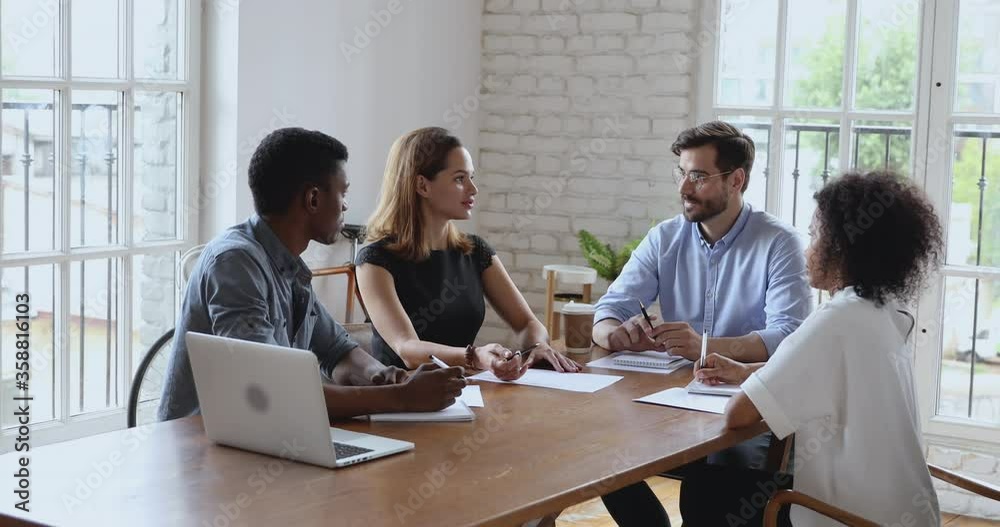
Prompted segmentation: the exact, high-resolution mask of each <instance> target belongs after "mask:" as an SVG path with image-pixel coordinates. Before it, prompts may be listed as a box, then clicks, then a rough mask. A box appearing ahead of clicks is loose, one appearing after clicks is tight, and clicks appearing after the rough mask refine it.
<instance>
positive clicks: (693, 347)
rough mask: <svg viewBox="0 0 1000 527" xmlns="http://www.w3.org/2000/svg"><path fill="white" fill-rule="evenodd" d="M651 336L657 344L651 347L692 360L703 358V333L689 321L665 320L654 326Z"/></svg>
mask: <svg viewBox="0 0 1000 527" xmlns="http://www.w3.org/2000/svg"><path fill="white" fill-rule="evenodd" d="M651 336H652V337H653V339H654V342H655V344H654V347H652V348H649V349H658V350H662V351H666V352H669V353H670V354H671V355H680V356H682V357H684V358H685V359H687V360H692V361H698V360H699V359H701V335H699V334H698V333H696V332H695V330H694V329H693V328H691V325H690V324H688V323H687V322H664V323H663V324H660V325H659V326H656V327H655V328H653V331H652V332H651Z"/></svg>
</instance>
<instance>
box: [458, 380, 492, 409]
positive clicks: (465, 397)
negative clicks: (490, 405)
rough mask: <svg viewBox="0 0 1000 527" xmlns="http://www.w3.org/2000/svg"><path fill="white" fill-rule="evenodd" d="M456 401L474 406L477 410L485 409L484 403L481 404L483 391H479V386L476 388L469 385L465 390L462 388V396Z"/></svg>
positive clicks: (473, 385)
mask: <svg viewBox="0 0 1000 527" xmlns="http://www.w3.org/2000/svg"><path fill="white" fill-rule="evenodd" d="M458 400H459V401H462V402H464V403H465V404H467V405H469V406H475V407H477V408H485V407H486V403H484V402H483V391H482V390H480V389H479V386H476V385H475V384H470V385H468V386H466V387H465V388H462V395H460V396H459V397H458Z"/></svg>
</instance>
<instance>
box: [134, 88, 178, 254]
mask: <svg viewBox="0 0 1000 527" xmlns="http://www.w3.org/2000/svg"><path fill="white" fill-rule="evenodd" d="M180 115H181V96H180V94H179V93H174V92H139V91H137V92H136V93H135V127H136V130H135V134H136V136H135V151H134V154H133V155H134V159H135V183H134V185H133V187H134V203H135V207H134V208H135V218H134V221H135V223H134V230H135V239H136V240H137V241H153V240H168V239H174V238H176V237H177V197H178V190H179V189H180V188H181V187H180V184H179V178H180V174H181V173H182V171H181V164H180V162H181V160H180V134H181V127H180V126H181V121H180Z"/></svg>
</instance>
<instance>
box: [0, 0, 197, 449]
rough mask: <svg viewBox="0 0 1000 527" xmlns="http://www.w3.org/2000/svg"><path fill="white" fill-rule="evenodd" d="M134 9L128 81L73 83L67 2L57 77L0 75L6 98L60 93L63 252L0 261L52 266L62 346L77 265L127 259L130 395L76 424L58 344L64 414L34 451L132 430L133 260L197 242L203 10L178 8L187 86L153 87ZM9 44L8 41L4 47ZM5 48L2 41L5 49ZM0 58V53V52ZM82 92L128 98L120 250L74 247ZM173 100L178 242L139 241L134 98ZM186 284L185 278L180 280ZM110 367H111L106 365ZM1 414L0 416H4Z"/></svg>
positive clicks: (5, 445) (128, 35) (6, 441)
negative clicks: (75, 120) (139, 63)
mask: <svg viewBox="0 0 1000 527" xmlns="http://www.w3.org/2000/svg"><path fill="white" fill-rule="evenodd" d="M136 1H137V0H120V3H119V5H120V9H122V10H123V11H122V14H121V15H120V16H122V17H123V18H124V20H126V21H127V22H126V23H125V26H126V28H125V30H124V31H123V37H124V38H123V40H122V42H121V44H120V48H124V49H119V54H120V55H121V57H122V58H123V59H124V62H125V64H124V73H125V75H124V78H123V79H90V78H73V76H72V51H73V50H72V47H71V46H72V38H71V37H72V34H71V32H72V27H71V23H70V16H71V8H70V5H69V4H68V3H67V2H56V5H57V6H58V9H59V13H58V15H57V17H56V23H57V24H58V26H57V38H56V46H57V57H56V71H57V75H56V76H54V77H16V76H6V77H5V76H3V75H0V89H8V88H22V89H45V90H52V91H53V92H55V93H56V94H57V99H56V107H55V110H54V122H55V123H54V124H55V128H54V129H55V131H56V137H57V138H58V139H57V145H58V148H57V149H56V155H57V159H56V163H55V166H56V181H57V187H56V198H55V199H56V200H57V205H56V220H55V224H54V225H55V228H56V229H58V232H59V236H58V237H57V245H58V246H57V247H56V248H55V250H53V251H47V252H35V253H15V254H6V255H4V254H0V268H2V269H8V268H22V267H25V266H35V265H53V273H54V274H55V278H56V283H57V284H58V285H59V287H58V289H57V290H56V291H55V305H56V311H57V312H56V318H55V323H54V332H55V334H54V338H55V341H56V342H57V343H58V342H66V341H68V338H69V337H68V331H69V328H70V312H69V307H68V306H69V305H70V291H69V287H67V284H69V283H70V272H71V267H72V264H73V263H75V262H80V261H92V260H100V259H106V258H112V259H113V258H117V259H120V261H121V265H120V267H119V269H120V274H119V280H120V281H119V282H118V284H117V285H116V289H117V295H116V298H117V302H118V306H119V307H118V309H119V318H118V319H117V323H118V327H117V332H116V334H115V335H114V337H113V338H115V339H117V346H116V353H117V354H118V363H119V366H118V368H119V370H120V373H121V375H120V378H119V385H118V386H117V389H118V390H119V392H118V393H120V394H124V395H123V396H122V398H121V400H120V401H119V403H120V404H121V406H119V407H115V408H109V409H106V410H100V411H90V412H85V413H81V414H78V415H72V414H73V409H72V407H71V391H70V386H71V384H70V383H71V373H70V372H69V365H70V351H71V350H70V346H68V345H64V346H60V345H58V344H57V345H56V346H55V349H54V350H53V354H54V355H58V358H56V357H53V359H54V360H55V361H56V363H57V364H59V367H58V370H57V371H56V386H55V388H54V389H55V391H56V393H57V394H59V395H58V398H57V399H56V401H55V404H56V406H57V407H59V408H60V411H59V417H58V418H56V419H54V420H52V421H48V422H44V423H37V424H35V423H33V424H32V431H31V433H32V445H33V446H41V445H44V444H48V443H53V442H58V441H65V440H69V439H74V438H78V437H83V436H87V435H92V434H97V433H102V432H108V431H112V430H119V429H123V428H125V425H126V405H127V400H128V393H129V389H130V388H131V384H132V374H133V367H134V360H133V357H134V356H135V355H134V354H135V353H136V350H134V349H133V345H132V328H133V323H132V321H133V317H134V310H133V309H132V307H133V306H132V296H133V269H132V262H133V258H134V257H136V256H143V255H163V254H169V253H177V254H181V253H183V252H184V251H185V250H187V249H189V248H191V247H193V246H194V245H196V244H197V242H198V227H199V216H200V214H199V212H200V211H199V208H200V206H199V194H200V191H199V179H200V178H199V176H198V166H199V130H200V122H201V120H200V115H201V114H200V85H201V75H200V72H201V71H200V70H201V68H200V66H201V18H202V6H201V2H199V1H197V0H178V5H179V6H180V7H182V8H183V10H184V12H183V16H184V18H183V31H182V32H180V33H179V35H178V40H179V41H180V43H179V46H178V47H179V49H178V62H183V65H182V67H181V65H179V70H178V71H179V79H180V80H148V79H136V78H135V71H134V69H135V64H134V56H133V51H134V45H135V40H134V38H133V37H134V35H133V27H134V24H133V23H132V21H133V19H134V18H133V15H134V7H135V2H136ZM0 40H2V39H0ZM2 45H3V42H0V46H2ZM0 51H2V48H0ZM75 90H108V91H115V92H119V93H124V99H123V107H122V111H121V114H122V115H123V117H122V121H123V126H122V128H121V135H120V136H119V141H118V152H119V157H120V165H119V175H118V180H119V182H120V183H119V185H120V186H119V190H118V192H119V203H120V204H121V209H120V212H119V222H120V223H119V229H120V230H119V232H120V234H119V239H118V243H117V244H112V245H108V246H102V247H98V248H94V247H75V248H74V247H72V241H71V235H70V232H71V231H70V221H71V218H70V213H69V212H70V210H71V202H70V199H71V195H70V191H71V187H70V185H71V178H70V177H69V174H68V169H67V168H65V167H69V166H70V164H69V163H70V161H71V159H72V158H71V151H70V149H71V146H72V145H71V138H72V128H71V123H72V112H73V108H72V95H73V92H74V91H75ZM137 90H138V91H166V92H176V93H178V94H179V97H180V100H181V101H182V104H181V110H182V111H181V113H179V114H178V120H179V123H178V129H179V134H180V139H179V141H178V149H179V150H180V151H179V152H178V155H179V160H180V164H179V165H178V166H179V169H180V170H182V171H183V173H182V174H181V175H180V177H179V178H178V189H177V196H178V202H177V218H176V222H177V223H176V226H177V234H178V236H177V237H176V239H174V240H166V241H154V242H137V241H136V240H135V239H134V233H133V201H134V195H133V182H134V177H135V174H134V170H135V166H134V162H133V153H134V140H135V137H136V135H135V134H136V129H135V123H134V119H133V113H134V112H133V108H134V104H135V92H136V91H137ZM178 279H179V278H178ZM108 367H109V368H110V367H111V366H110V365H109V366H108ZM9 404H11V401H2V400H0V412H5V411H7V410H6V407H7V405H9ZM0 415H2V414H0ZM16 435H17V430H16V429H12V430H4V431H2V432H0V451H9V450H12V449H13V446H14V443H15V437H16Z"/></svg>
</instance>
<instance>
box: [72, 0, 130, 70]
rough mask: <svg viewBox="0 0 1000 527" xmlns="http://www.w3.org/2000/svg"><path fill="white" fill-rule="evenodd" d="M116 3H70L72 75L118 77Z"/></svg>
mask: <svg viewBox="0 0 1000 527" xmlns="http://www.w3.org/2000/svg"><path fill="white" fill-rule="evenodd" d="M118 7H119V2H118V0H73V3H72V10H71V11H72V15H71V20H72V25H73V27H72V34H73V37H72V38H73V46H72V47H73V54H72V55H73V76H74V77H105V78H107V77H119V76H122V72H121V71H120V70H121V68H120V64H121V61H120V60H119V58H120V52H119V47H118V43H119V42H120V39H119V36H120V35H121V29H120V26H119V22H120V20H121V18H122V13H121V12H119V10H118Z"/></svg>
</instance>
